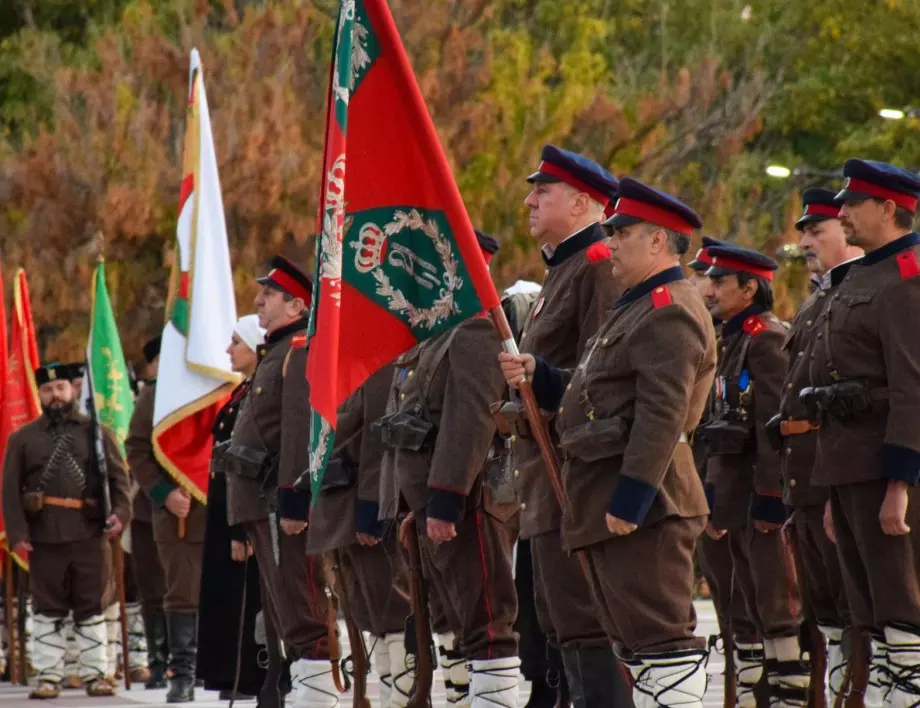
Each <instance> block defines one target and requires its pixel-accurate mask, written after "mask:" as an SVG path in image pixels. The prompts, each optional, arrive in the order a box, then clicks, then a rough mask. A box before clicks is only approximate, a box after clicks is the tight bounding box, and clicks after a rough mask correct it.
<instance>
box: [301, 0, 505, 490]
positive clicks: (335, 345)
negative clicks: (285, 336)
mask: <svg viewBox="0 0 920 708" xmlns="http://www.w3.org/2000/svg"><path fill="white" fill-rule="evenodd" d="M331 74H332V76H331V81H330V87H329V94H328V95H329V99H328V101H329V103H328V108H327V118H326V144H325V151H324V152H325V158H324V165H325V169H324V182H323V195H322V197H323V198H322V206H321V210H320V230H321V236H320V237H319V238H318V239H317V258H316V264H317V272H316V279H315V292H314V298H313V310H312V316H311V328H310V337H311V339H310V349H309V361H308V365H307V378H308V379H309V381H310V404H311V407H312V408H313V411H314V413H313V420H312V425H311V450H312V453H313V454H312V455H311V464H310V470H311V476H312V480H311V481H312V483H313V487H314V490H315V489H316V488H317V486H318V484H319V481H320V479H321V476H322V471H323V469H324V468H325V462H326V460H327V459H328V454H329V452H330V451H331V449H332V438H333V434H334V429H335V422H336V421H335V416H336V410H337V408H338V407H339V405H340V404H341V403H342V402H343V401H344V400H345V399H346V398H347V397H348V396H349V395H350V394H351V393H352V392H353V391H355V389H357V388H358V387H359V386H360V385H361V384H362V383H363V382H364V381H365V380H366V379H367V377H368V376H370V375H371V374H372V373H374V372H375V371H376V370H378V369H380V368H381V367H383V366H385V365H386V364H387V363H389V362H390V361H392V360H393V359H395V358H396V357H397V356H398V355H399V354H400V353H402V352H404V351H406V350H408V349H409V348H411V347H412V346H414V345H415V344H416V343H417V342H420V341H422V340H424V339H428V338H429V337H434V336H437V335H438V334H440V333H441V332H444V331H445V330H448V329H450V328H452V327H455V326H456V325H458V324H459V323H460V322H462V321H463V320H465V319H467V318H469V317H472V316H474V315H476V314H479V313H481V312H483V311H484V310H489V309H492V308H493V307H498V305H499V298H498V294H497V293H496V291H495V287H494V285H493V284H492V280H491V278H490V277H489V272H488V268H487V266H486V263H485V259H484V258H483V255H482V252H481V251H480V249H479V246H478V244H477V241H476V236H475V234H474V232H473V226H472V224H471V223H470V219H469V216H468V214H467V212H466V207H465V206H464V204H463V200H462V199H461V197H460V190H459V189H458V188H457V185H456V182H455V181H454V177H453V174H452V172H451V169H450V165H449V164H448V162H447V158H446V157H445V155H444V151H443V150H442V148H441V145H440V143H439V141H438V136H437V132H436V131H435V127H434V124H433V123H432V120H431V116H429V114H428V110H427V108H426V107H425V101H424V99H423V97H422V94H421V91H420V90H419V87H418V83H417V82H416V80H415V75H414V73H413V71H412V67H411V65H410V64H409V59H408V57H407V56H406V52H405V49H404V48H403V45H402V41H401V40H400V38H399V34H398V32H397V30H396V24H395V23H394V22H393V17H392V15H391V14H390V10H389V8H388V7H387V3H386V0H343V2H342V4H341V10H340V14H339V21H338V26H337V29H336V40H335V47H334V50H333V66H332V72H331Z"/></svg>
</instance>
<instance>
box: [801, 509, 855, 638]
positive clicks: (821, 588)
mask: <svg viewBox="0 0 920 708" xmlns="http://www.w3.org/2000/svg"><path fill="white" fill-rule="evenodd" d="M793 518H794V520H795V521H794V524H795V535H796V539H797V541H798V547H799V561H800V563H801V566H802V574H803V576H804V577H802V578H800V579H799V586H800V590H801V593H802V603H803V612H804V614H805V615H807V616H808V617H811V618H813V619H814V620H815V622H817V623H818V624H819V625H822V626H829V627H847V626H849V624H850V608H849V605H848V604H847V596H846V592H845V591H844V587H843V578H842V577H841V572H840V560H839V559H838V558H837V548H836V547H835V546H834V544H833V543H832V542H831V540H830V539H829V538H828V537H827V534H826V533H825V532H824V506H823V505H820V506H803V507H798V508H797V509H796V510H795V512H794V515H793Z"/></svg>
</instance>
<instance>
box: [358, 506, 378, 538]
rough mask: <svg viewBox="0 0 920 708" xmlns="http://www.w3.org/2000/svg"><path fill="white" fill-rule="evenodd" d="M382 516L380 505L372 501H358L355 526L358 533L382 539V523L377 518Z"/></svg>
mask: <svg viewBox="0 0 920 708" xmlns="http://www.w3.org/2000/svg"><path fill="white" fill-rule="evenodd" d="M379 515H380V505H379V504H378V503H377V502H375V501H374V500H372V499H359V500H358V515H357V519H355V525H356V526H357V527H358V533H366V534H368V535H369V536H376V537H377V538H380V537H381V536H382V534H381V533H380V521H379V520H378V519H377V517H378V516H379Z"/></svg>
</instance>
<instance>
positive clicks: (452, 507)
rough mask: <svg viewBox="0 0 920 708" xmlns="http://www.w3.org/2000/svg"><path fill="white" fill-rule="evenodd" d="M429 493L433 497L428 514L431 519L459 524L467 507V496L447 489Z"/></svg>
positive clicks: (433, 490) (432, 490) (430, 500)
mask: <svg viewBox="0 0 920 708" xmlns="http://www.w3.org/2000/svg"><path fill="white" fill-rule="evenodd" d="M429 491H430V492H431V497H430V498H429V499H428V510H427V512H426V514H427V515H428V518H429V519H438V521H452V522H457V521H460V519H462V518H463V509H464V507H465V506H466V497H465V496H463V495H462V494H459V493H458V492H450V491H448V490H446V489H430V490H429Z"/></svg>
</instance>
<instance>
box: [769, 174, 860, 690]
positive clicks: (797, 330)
mask: <svg viewBox="0 0 920 708" xmlns="http://www.w3.org/2000/svg"><path fill="white" fill-rule="evenodd" d="M802 203H803V206H804V210H805V212H804V214H803V215H802V218H801V219H799V220H798V221H797V222H796V228H797V229H798V230H799V231H800V232H801V234H802V235H801V238H800V241H799V243H800V245H801V247H802V249H803V250H804V252H805V259H806V263H807V264H808V268H809V270H810V271H811V272H812V273H813V274H817V275H818V276H819V278H818V281H817V289H816V290H815V291H814V292H813V293H812V294H811V296H810V297H809V298H808V299H807V300H806V301H805V302H804V303H803V304H802V306H801V307H800V308H799V311H798V313H797V314H796V316H795V319H794V320H793V321H792V326H791V327H790V328H789V333H788V335H787V336H786V340H785V343H784V345H783V346H784V349H785V350H786V353H787V355H788V357H789V368H788V370H787V372H786V378H785V380H784V381H783V388H782V399H781V404H780V421H781V422H780V423H779V428H778V432H779V434H780V435H781V437H782V454H781V455H780V459H781V460H782V470H783V501H784V502H785V504H786V506H787V507H789V508H791V509H792V510H793V511H792V523H793V529H794V530H793V532H794V533H795V535H796V539H797V544H796V545H797V547H798V555H799V562H800V566H801V570H802V576H801V577H799V587H800V590H801V596H802V612H803V615H804V616H805V617H806V618H808V619H809V621H810V622H814V623H817V625H818V627H819V628H820V629H821V632H822V634H823V635H824V636H825V637H826V639H827V676H828V680H827V684H826V685H827V689H828V703H832V702H833V700H834V697H835V696H836V695H837V693H839V691H840V689H841V687H842V685H843V678H844V673H845V668H846V659H845V658H844V653H843V647H842V641H843V631H844V629H845V628H846V627H848V626H849V622H850V613H849V608H848V606H847V600H846V594H845V593H844V588H843V581H842V579H841V575H840V563H839V562H838V560H837V551H836V549H835V548H834V544H833V543H831V541H830V539H829V538H828V537H827V534H826V533H825V531H824V506H825V503H826V502H827V489H826V488H824V487H819V486H816V485H813V484H812V483H811V476H812V468H813V467H814V463H815V455H816V452H817V442H818V435H817V431H816V428H817V421H816V420H813V419H811V418H810V417H809V415H808V411H807V410H806V408H805V406H804V405H803V404H802V402H801V401H800V400H799V391H800V390H801V389H802V388H805V387H806V386H808V382H809V368H810V366H809V364H810V362H811V359H810V358H809V354H810V351H811V346H812V344H813V342H814V339H815V337H816V336H817V335H818V334H819V332H820V330H818V329H817V327H816V326H815V323H816V322H817V320H818V315H819V314H820V312H821V310H822V309H823V307H824V305H825V304H826V303H827V298H828V297H829V296H830V295H833V293H834V290H835V289H836V288H837V285H839V284H840V281H841V280H842V279H843V277H844V276H845V275H846V273H847V271H848V270H849V269H850V267H851V266H852V265H853V262H854V260H855V259H858V258H860V257H861V256H862V251H861V250H859V249H858V248H856V247H854V246H848V245H847V242H846V236H845V234H844V232H843V226H842V225H841V223H840V221H839V219H838V218H837V214H838V212H839V211H840V202H838V201H836V199H835V193H834V192H831V191H829V190H826V189H820V188H814V189H808V190H805V193H804V194H803V195H802Z"/></svg>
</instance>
